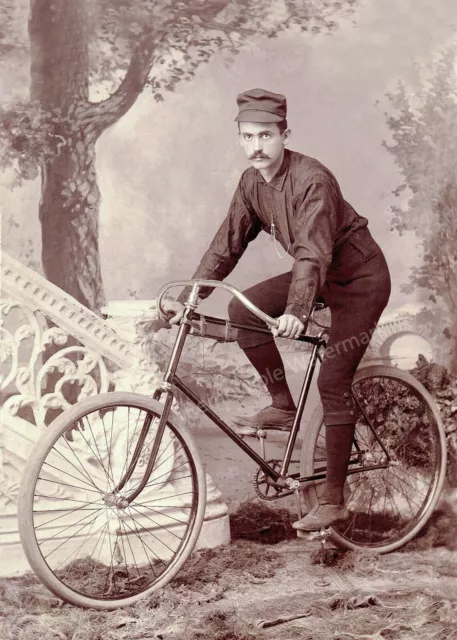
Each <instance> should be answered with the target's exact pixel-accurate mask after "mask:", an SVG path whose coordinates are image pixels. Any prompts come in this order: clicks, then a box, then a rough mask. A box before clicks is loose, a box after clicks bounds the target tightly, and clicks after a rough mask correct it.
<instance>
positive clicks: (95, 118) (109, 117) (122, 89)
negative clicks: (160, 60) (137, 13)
mask: <svg viewBox="0 0 457 640" xmlns="http://www.w3.org/2000/svg"><path fill="white" fill-rule="evenodd" d="M156 47H157V42H156V40H155V38H154V36H153V35H152V34H149V35H148V36H146V37H145V38H144V39H143V40H142V41H141V42H140V43H139V45H138V46H137V47H136V49H135V51H134V52H133V55H132V57H131V59H130V64H129V66H128V69H127V71H126V74H125V76H124V79H123V80H122V82H121V84H120V85H119V87H118V88H117V89H116V91H115V92H114V93H113V94H112V95H111V96H110V97H109V98H107V99H106V100H102V101H101V102H97V103H92V104H90V106H89V107H88V108H87V110H86V111H85V113H84V116H83V118H82V124H84V122H90V123H91V124H94V125H95V128H96V129H97V130H98V133H99V134H100V133H102V132H103V131H104V130H105V129H108V128H109V127H111V126H112V125H113V124H115V123H116V122H117V121H118V120H119V119H120V118H121V117H122V116H123V115H125V114H126V113H127V111H128V110H129V109H130V108H131V107H132V106H133V104H134V103H135V101H136V100H137V98H138V96H139V95H140V94H141V92H142V91H143V89H144V86H145V84H146V81H147V79H148V76H149V73H150V71H151V69H152V66H153V63H154V51H155V50H156Z"/></svg>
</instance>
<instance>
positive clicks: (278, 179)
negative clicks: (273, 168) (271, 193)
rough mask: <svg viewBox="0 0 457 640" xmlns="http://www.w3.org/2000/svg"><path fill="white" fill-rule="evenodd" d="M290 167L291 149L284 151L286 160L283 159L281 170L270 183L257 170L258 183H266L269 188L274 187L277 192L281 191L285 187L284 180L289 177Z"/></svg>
mask: <svg viewBox="0 0 457 640" xmlns="http://www.w3.org/2000/svg"><path fill="white" fill-rule="evenodd" d="M289 165H290V151H289V149H284V158H283V159H282V163H281V166H280V167H279V170H278V171H277V172H276V173H275V175H274V177H273V178H272V180H270V182H267V181H266V180H265V178H264V177H263V176H262V174H261V173H260V171H259V170H258V169H256V175H257V181H258V182H264V183H265V184H266V185H268V186H269V187H273V189H276V191H281V190H282V188H283V186H284V180H285V179H286V176H287V171H288V169H289Z"/></svg>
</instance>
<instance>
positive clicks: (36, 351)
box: [0, 253, 229, 575]
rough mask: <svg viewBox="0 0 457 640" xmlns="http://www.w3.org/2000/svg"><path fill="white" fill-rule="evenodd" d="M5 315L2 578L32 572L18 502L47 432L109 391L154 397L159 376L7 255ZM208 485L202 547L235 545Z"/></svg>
mask: <svg viewBox="0 0 457 640" xmlns="http://www.w3.org/2000/svg"><path fill="white" fill-rule="evenodd" d="M0 312H1V323H0V393H1V408H0V419H1V423H0V574H2V575H13V574H17V573H20V572H21V571H23V570H25V569H26V568H27V565H26V561H25V557H24V556H23V555H22V551H21V548H20V544H19V538H18V531H17V523H16V501H17V495H18V490H19V482H20V476H21V473H22V470H23V468H24V465H25V463H26V460H27V458H28V456H29V453H30V450H31V447H32V446H33V443H34V442H35V441H36V439H37V438H38V437H39V434H40V433H41V431H42V430H43V429H45V428H46V426H47V424H49V422H50V421H51V419H52V417H53V416H55V415H56V414H57V413H58V412H60V411H62V410H64V409H65V408H67V407H68V406H69V405H70V404H72V403H74V402H75V401H77V400H80V399H82V398H84V397H87V396H90V395H95V394H97V393H102V392H105V391H111V390H116V391H118V390H124V391H126V390H128V391H135V392H138V393H144V394H152V393H153V391H154V389H155V388H156V385H157V383H158V382H159V380H160V378H161V375H160V371H159V368H158V366H157V365H156V364H155V363H154V362H153V361H152V360H151V356H150V353H148V351H147V349H144V348H142V347H141V345H140V344H139V343H138V342H135V341H133V340H131V339H130V340H129V339H128V336H127V337H125V336H123V335H121V334H120V333H119V332H118V331H116V330H115V329H113V328H112V327H110V326H109V323H107V322H105V321H103V320H102V318H100V317H99V316H98V315H96V314H95V313H93V312H91V311H89V310H88V309H86V308H85V307H83V306H82V305H80V304H79V303H78V302H77V301H76V300H74V299H73V298H72V297H71V296H69V295H68V294H66V293H64V292H63V291H61V290H60V289H59V288H58V287H56V286H54V285H53V284H52V283H50V282H48V281H47V280H46V279H45V278H43V277H42V276H40V275H39V274H37V273H36V272H34V271H32V270H30V269H28V268H27V267H24V266H23V265H22V264H20V263H19V262H17V261H16V260H14V259H13V258H11V257H10V256H8V255H7V254H5V253H3V255H2V258H1V299H0ZM50 349H52V351H53V353H52V355H49V354H50ZM45 352H46V360H44V359H43V355H44V353H45ZM207 480H208V506H207V512H206V516H205V524H204V526H203V530H202V535H201V538H200V544H201V545H202V546H216V545H217V544H224V543H226V542H228V539H229V528H228V516H227V507H226V505H225V504H224V502H223V501H222V497H221V494H220V492H219V490H218V489H217V488H216V487H215V485H214V483H213V482H212V480H211V478H209V477H208V478H207ZM178 507H179V505H178V504H177V508H178ZM2 556H3V557H2Z"/></svg>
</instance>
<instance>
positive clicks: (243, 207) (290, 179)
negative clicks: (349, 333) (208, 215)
mask: <svg viewBox="0 0 457 640" xmlns="http://www.w3.org/2000/svg"><path fill="white" fill-rule="evenodd" d="M272 223H274V225H275V230H276V238H277V240H278V242H280V243H281V245H282V247H283V248H284V249H285V250H287V248H288V247H289V253H290V255H291V256H292V257H293V258H294V265H293V268H292V282H291V285H290V288H289V295H288V299H287V306H286V309H285V312H284V313H289V314H292V315H294V316H296V317H297V318H299V319H300V320H301V321H302V322H303V323H304V324H305V325H306V323H307V320H308V318H309V314H310V311H311V308H312V305H313V303H314V300H315V297H316V295H317V294H318V292H319V290H320V289H321V288H322V286H323V285H324V282H325V278H326V274H327V269H328V268H329V266H330V264H331V262H332V257H333V256H334V254H335V252H336V250H337V249H338V248H339V247H341V245H342V244H343V243H344V242H346V240H347V239H348V238H349V237H350V236H351V235H352V234H353V233H354V232H355V231H356V230H357V229H360V228H361V227H365V226H366V225H367V223H368V221H367V219H366V218H363V217H362V216H359V215H358V214H357V213H356V212H355V210H354V209H353V208H352V207H351V205H350V204H349V203H348V202H346V201H345V200H344V198H343V196H342V194H341V191H340V188H339V185H338V183H337V181H336V179H335V177H334V176H333V174H332V173H331V172H330V171H329V170H328V169H327V168H326V167H324V165H322V164H321V163H320V162H319V161H318V160H315V159H313V158H309V157H307V156H304V155H302V154H301V153H297V152H296V151H289V150H288V149H285V151H284V160H283V162H282V165H281V167H280V169H279V171H278V172H277V173H276V175H275V176H274V178H273V179H272V180H271V181H270V182H266V181H265V180H264V178H263V177H262V175H261V173H260V171H258V170H257V169H255V168H253V167H250V168H249V169H247V170H246V171H245V172H244V173H243V175H242V176H241V179H240V182H239V184H238V187H237V189H236V191H235V194H234V196H233V199H232V202H231V204H230V209H229V212H228V215H227V217H226V218H225V220H224V222H223V223H222V224H221V226H220V228H219V230H218V231H217V233H216V235H215V236H214V238H213V241H212V242H211V244H210V246H209V248H208V250H207V251H206V253H205V254H204V256H203V258H202V260H201V262H200V264H199V266H198V268H197V270H196V271H195V273H194V275H193V276H192V278H200V279H205V280H223V279H224V278H226V277H227V276H228V275H229V274H230V272H231V271H232V270H233V269H234V267H235V265H236V264H237V262H238V260H239V259H240V258H241V256H242V255H243V253H244V251H245V249H246V247H247V246H248V244H249V242H251V240H254V238H256V237H257V235H258V234H259V232H260V231H262V230H263V231H266V232H267V233H270V230H271V224H272ZM211 291H212V289H211V288H209V287H207V288H203V289H201V290H200V293H199V295H200V297H201V298H206V297H207V296H208V295H209V294H210V293H211ZM188 292H189V289H185V290H184V291H183V292H182V293H181V294H180V296H179V297H178V300H179V301H180V302H183V301H184V300H185V299H186V297H187V295H188Z"/></svg>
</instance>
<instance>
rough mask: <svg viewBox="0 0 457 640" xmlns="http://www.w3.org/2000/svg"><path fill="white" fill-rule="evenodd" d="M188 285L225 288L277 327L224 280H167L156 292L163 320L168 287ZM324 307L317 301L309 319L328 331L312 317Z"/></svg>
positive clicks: (269, 317) (266, 321) (271, 319)
mask: <svg viewBox="0 0 457 640" xmlns="http://www.w3.org/2000/svg"><path fill="white" fill-rule="evenodd" d="M189 286H192V287H193V286H198V287H214V288H219V289H225V290H226V291H228V292H229V293H231V294H232V295H233V296H235V298H238V300H239V301H240V302H241V303H242V304H244V306H245V307H246V308H247V309H249V311H251V312H252V313H253V314H254V315H255V316H257V317H258V318H260V320H263V321H264V322H265V324H267V325H268V326H269V327H274V328H277V327H278V326H279V322H278V320H276V319H275V318H272V317H271V316H269V315H268V314H267V313H265V312H264V311H262V310H261V309H259V308H258V307H256V306H255V304H253V303H252V302H251V301H250V300H249V298H246V296H245V295H244V294H243V293H241V291H238V289H237V288H236V287H234V286H233V285H231V284H227V283H226V282H220V281H219V280H175V281H173V282H169V283H168V284H165V285H164V286H163V287H161V289H160V290H159V293H158V294H157V309H158V312H159V315H160V316H161V317H162V319H163V320H167V319H168V318H167V315H166V313H165V312H164V310H163V309H162V298H163V296H164V294H165V293H166V292H167V291H168V289H171V288H172V287H189ZM324 307H325V305H324V304H322V303H321V302H317V303H316V304H315V305H314V308H313V311H312V313H311V317H310V321H311V322H313V323H314V324H315V325H317V326H318V327H320V328H321V329H324V330H325V331H328V329H329V327H328V326H326V325H323V324H320V323H319V322H317V321H316V319H315V318H314V312H315V311H317V310H319V309H323V308H324Z"/></svg>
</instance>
